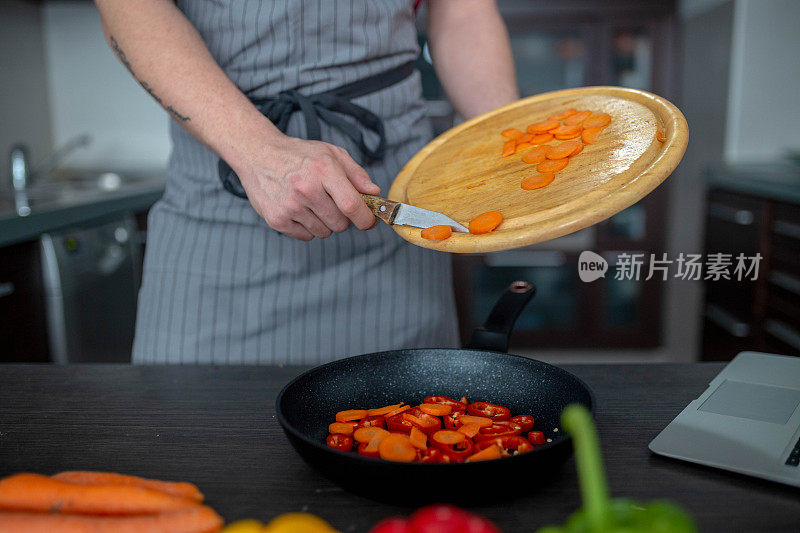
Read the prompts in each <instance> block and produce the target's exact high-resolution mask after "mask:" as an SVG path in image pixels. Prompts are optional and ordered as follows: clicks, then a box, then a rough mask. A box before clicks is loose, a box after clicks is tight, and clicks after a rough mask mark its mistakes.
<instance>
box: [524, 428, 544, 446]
mask: <svg viewBox="0 0 800 533" xmlns="http://www.w3.org/2000/svg"><path fill="white" fill-rule="evenodd" d="M528 440H529V441H531V444H544V443H545V442H546V441H545V438H544V433H542V432H541V431H531V432H530V433H528Z"/></svg>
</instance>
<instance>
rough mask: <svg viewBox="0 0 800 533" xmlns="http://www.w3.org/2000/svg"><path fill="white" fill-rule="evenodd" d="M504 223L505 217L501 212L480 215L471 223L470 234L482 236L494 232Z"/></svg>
mask: <svg viewBox="0 0 800 533" xmlns="http://www.w3.org/2000/svg"><path fill="white" fill-rule="evenodd" d="M501 222H503V215H502V214H501V213H500V212H499V211H489V212H486V213H483V214H480V215H478V216H477V217H475V218H473V219H472V220H470V222H469V232H470V233H472V234H473V235H481V234H483V233H489V232H490V231H494V230H495V228H497V226H499V225H500V223H501Z"/></svg>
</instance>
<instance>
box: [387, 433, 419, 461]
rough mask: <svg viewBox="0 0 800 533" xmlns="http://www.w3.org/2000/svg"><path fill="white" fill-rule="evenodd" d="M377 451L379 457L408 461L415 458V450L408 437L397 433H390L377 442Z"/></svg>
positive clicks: (388, 459)
mask: <svg viewBox="0 0 800 533" xmlns="http://www.w3.org/2000/svg"><path fill="white" fill-rule="evenodd" d="M378 453H379V454H380V457H381V459H385V460H387V461H397V462H402V463H410V462H412V461H413V460H414V459H416V458H417V450H416V448H414V446H412V445H411V442H409V440H408V437H406V436H405V435H401V434H399V433H392V434H390V435H388V436H387V437H386V438H384V439H383V440H382V441H381V443H380V444H378Z"/></svg>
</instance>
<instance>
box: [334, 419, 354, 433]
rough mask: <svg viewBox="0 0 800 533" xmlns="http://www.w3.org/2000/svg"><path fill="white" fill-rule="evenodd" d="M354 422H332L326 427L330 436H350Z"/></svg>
mask: <svg viewBox="0 0 800 533" xmlns="http://www.w3.org/2000/svg"><path fill="white" fill-rule="evenodd" d="M354 427H355V422H334V423H333V424H331V425H329V426H328V433H330V434H331V435H352V434H353V428H354Z"/></svg>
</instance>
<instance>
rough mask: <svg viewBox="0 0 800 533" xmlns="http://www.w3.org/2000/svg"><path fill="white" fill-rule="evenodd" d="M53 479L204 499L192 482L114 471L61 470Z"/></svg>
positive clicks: (196, 499)
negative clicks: (130, 474) (157, 478)
mask: <svg viewBox="0 0 800 533" xmlns="http://www.w3.org/2000/svg"><path fill="white" fill-rule="evenodd" d="M52 477H53V479H57V480H59V481H66V482H67V483H75V484H78V485H122V486H132V487H144V488H146V489H153V490H157V491H160V492H165V493H167V494H172V495H174V496H181V497H183V498H189V499H190V500H195V501H198V502H202V501H203V493H202V492H200V490H199V489H198V488H197V487H196V486H195V485H193V484H191V483H186V482H178V481H159V480H156V479H146V478H142V477H137V476H128V475H125V474H115V473H113V472H84V471H71V472H61V473H59V474H56V475H54V476H52Z"/></svg>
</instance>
